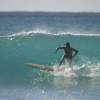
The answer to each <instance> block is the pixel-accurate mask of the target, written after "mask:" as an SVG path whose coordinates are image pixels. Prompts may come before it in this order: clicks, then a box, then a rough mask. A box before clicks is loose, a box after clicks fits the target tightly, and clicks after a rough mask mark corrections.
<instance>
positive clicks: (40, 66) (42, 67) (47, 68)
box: [25, 63, 54, 72]
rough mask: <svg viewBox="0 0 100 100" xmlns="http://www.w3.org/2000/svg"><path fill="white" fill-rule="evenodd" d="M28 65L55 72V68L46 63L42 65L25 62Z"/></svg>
mask: <svg viewBox="0 0 100 100" xmlns="http://www.w3.org/2000/svg"><path fill="white" fill-rule="evenodd" d="M25 64H26V65H27V66H28V67H31V68H35V69H39V70H43V71H51V72H53V71H54V69H53V68H50V67H49V66H46V65H40V64H32V63H25Z"/></svg>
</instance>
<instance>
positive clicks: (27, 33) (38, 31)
mask: <svg viewBox="0 0 100 100" xmlns="http://www.w3.org/2000/svg"><path fill="white" fill-rule="evenodd" d="M35 34H44V35H56V36H61V35H71V36H87V37H88V36H95V37H98V36H100V34H95V33H82V32H81V33H77V32H49V31H48V30H46V29H33V30H29V31H20V32H17V33H13V34H10V35H6V36H0V37H9V38H10V37H16V36H30V35H35Z"/></svg>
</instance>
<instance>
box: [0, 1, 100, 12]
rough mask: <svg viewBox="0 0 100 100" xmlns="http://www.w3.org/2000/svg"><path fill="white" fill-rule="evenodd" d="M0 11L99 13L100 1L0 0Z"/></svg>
mask: <svg viewBox="0 0 100 100" xmlns="http://www.w3.org/2000/svg"><path fill="white" fill-rule="evenodd" d="M0 11H52V12H59V11H60V12H100V0H0Z"/></svg>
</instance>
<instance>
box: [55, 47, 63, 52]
mask: <svg viewBox="0 0 100 100" xmlns="http://www.w3.org/2000/svg"><path fill="white" fill-rule="evenodd" d="M59 49H64V47H58V48H56V53H57V51H58V50H59Z"/></svg>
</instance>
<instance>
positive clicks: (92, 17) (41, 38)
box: [0, 12, 100, 100]
mask: <svg viewBox="0 0 100 100" xmlns="http://www.w3.org/2000/svg"><path fill="white" fill-rule="evenodd" d="M66 42H70V43H71V46H72V47H74V48H76V49H78V50H79V53H78V55H77V56H76V57H75V58H74V59H73V62H72V67H73V69H75V70H77V71H76V72H75V75H71V72H68V73H67V74H66V72H61V73H57V72H54V73H50V72H43V71H40V70H37V69H31V68H29V67H28V66H26V65H25V63H29V62H30V63H37V64H43V65H47V66H49V67H53V68H54V67H55V66H56V67H58V63H59V61H60V59H61V57H62V55H63V53H64V52H63V50H60V51H59V52H58V53H57V54H56V53H55V50H56V48H57V47H59V46H63V45H64V44H65V43H66ZM62 67H66V69H68V66H67V65H66V64H65V65H64V66H62ZM22 99H23V100H100V13H49V12H45V13H43V12H0V100H22Z"/></svg>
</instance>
